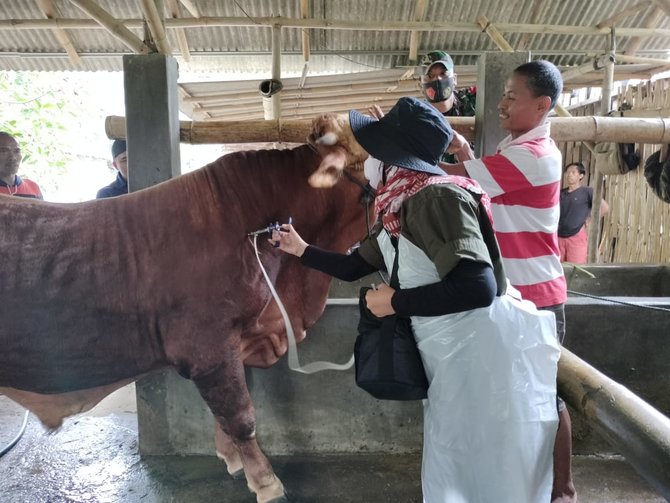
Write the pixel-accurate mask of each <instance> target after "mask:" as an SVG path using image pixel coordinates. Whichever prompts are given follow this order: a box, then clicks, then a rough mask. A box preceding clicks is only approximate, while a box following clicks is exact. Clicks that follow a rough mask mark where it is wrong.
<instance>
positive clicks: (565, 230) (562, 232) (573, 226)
mask: <svg viewBox="0 0 670 503" xmlns="http://www.w3.org/2000/svg"><path fill="white" fill-rule="evenodd" d="M592 206H593V187H579V188H578V189H575V190H573V191H572V192H570V191H569V190H568V188H567V187H566V188H565V189H563V190H561V217H560V219H559V220H558V237H559V238H569V237H572V236H574V235H575V234H577V233H578V232H579V231H580V230H581V228H582V227H583V226H584V223H585V222H586V220H588V218H589V217H590V216H591V207H592Z"/></svg>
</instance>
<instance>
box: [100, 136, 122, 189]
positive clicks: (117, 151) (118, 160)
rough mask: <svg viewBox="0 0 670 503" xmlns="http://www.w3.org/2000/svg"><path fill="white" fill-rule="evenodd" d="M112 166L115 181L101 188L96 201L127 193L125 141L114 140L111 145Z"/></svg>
mask: <svg viewBox="0 0 670 503" xmlns="http://www.w3.org/2000/svg"><path fill="white" fill-rule="evenodd" d="M112 166H114V167H115V168H116V170H117V174H116V180H114V181H113V182H112V183H110V184H109V185H107V186H106V187H103V188H101V189H100V190H99V191H98V193H97V194H96V196H95V198H96V199H104V198H106V197H115V196H121V195H123V194H127V193H128V153H127V152H126V140H114V143H112Z"/></svg>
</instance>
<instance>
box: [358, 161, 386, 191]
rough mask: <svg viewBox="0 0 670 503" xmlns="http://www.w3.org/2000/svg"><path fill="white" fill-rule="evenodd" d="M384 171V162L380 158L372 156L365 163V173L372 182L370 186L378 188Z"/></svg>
mask: <svg viewBox="0 0 670 503" xmlns="http://www.w3.org/2000/svg"><path fill="white" fill-rule="evenodd" d="M383 172H384V163H383V162H381V161H380V160H379V159H375V158H374V157H372V156H370V157H368V158H367V159H366V160H365V162H364V163H363V173H365V178H367V179H368V181H369V182H370V187H372V188H373V189H375V190H377V188H378V187H379V184H380V183H381V181H382V175H383Z"/></svg>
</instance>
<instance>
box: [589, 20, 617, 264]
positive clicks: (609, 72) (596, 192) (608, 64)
mask: <svg viewBox="0 0 670 503" xmlns="http://www.w3.org/2000/svg"><path fill="white" fill-rule="evenodd" d="M610 44H611V47H610V52H609V58H606V59H605V76H604V78H603V86H602V101H601V104H600V113H601V115H607V114H608V113H609V111H610V108H611V106H612V91H613V89H612V88H613V86H614V54H615V52H616V43H615V37H614V29H612V35H611V42H610ZM603 181H604V177H603V173H602V171H600V169H598V163H597V162H596V170H595V183H594V184H593V204H592V207H591V225H590V226H589V230H588V235H589V239H588V259H589V262H597V261H598V244H599V243H600V232H601V225H600V203H601V201H602V198H603Z"/></svg>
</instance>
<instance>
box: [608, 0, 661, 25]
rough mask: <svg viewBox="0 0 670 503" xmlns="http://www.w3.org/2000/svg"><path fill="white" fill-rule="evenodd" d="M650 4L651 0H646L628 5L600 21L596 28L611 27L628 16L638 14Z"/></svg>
mask: <svg viewBox="0 0 670 503" xmlns="http://www.w3.org/2000/svg"><path fill="white" fill-rule="evenodd" d="M650 5H651V0H644V1H643V2H638V3H636V4H635V5H631V6H630V7H626V8H625V9H623V10H621V11H619V12H617V13H616V14H613V15H611V16H610V17H608V18H605V19H603V20H602V21H600V22H599V23H598V24H597V25H596V28H611V27H612V26H615V25H617V24H618V23H619V22H620V21H623V20H624V19H626V18H627V17H630V16H632V15H634V14H637V13H638V12H639V11H641V10H644V9H646V8H647V7H649V6H650Z"/></svg>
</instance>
